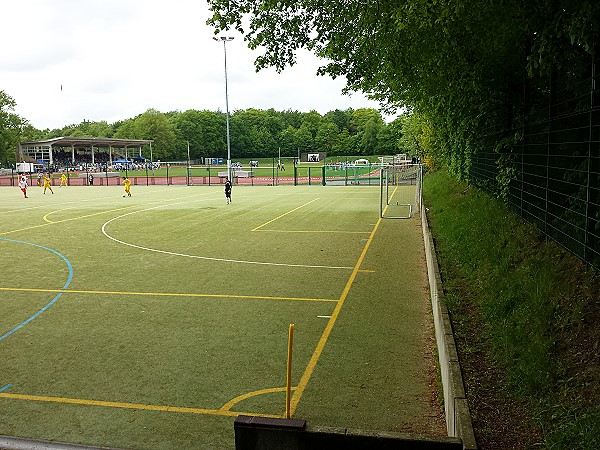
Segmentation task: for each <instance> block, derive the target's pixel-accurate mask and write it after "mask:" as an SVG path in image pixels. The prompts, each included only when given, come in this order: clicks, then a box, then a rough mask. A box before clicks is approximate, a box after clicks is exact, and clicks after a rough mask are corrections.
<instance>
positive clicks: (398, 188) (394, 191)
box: [379, 163, 423, 219]
mask: <svg viewBox="0 0 600 450" xmlns="http://www.w3.org/2000/svg"><path fill="white" fill-rule="evenodd" d="M422 179H423V168H422V166H421V165H419V164H410V165H407V164H404V163H403V164H394V163H391V164H387V165H384V166H382V168H381V172H380V177H379V217H381V218H385V219H410V218H411V217H412V216H413V214H415V213H416V212H418V213H419V214H420V213H421V207H422V199H421V183H422Z"/></svg>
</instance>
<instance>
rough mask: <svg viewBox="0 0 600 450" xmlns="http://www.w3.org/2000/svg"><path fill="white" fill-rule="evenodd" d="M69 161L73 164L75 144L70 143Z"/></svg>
mask: <svg viewBox="0 0 600 450" xmlns="http://www.w3.org/2000/svg"><path fill="white" fill-rule="evenodd" d="M71 163H73V164H75V144H71Z"/></svg>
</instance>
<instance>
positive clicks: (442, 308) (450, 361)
mask: <svg viewBox="0 0 600 450" xmlns="http://www.w3.org/2000/svg"><path fill="white" fill-rule="evenodd" d="M421 222H422V226H423V239H424V241H425V256H426V258H427V273H428V275H429V291H430V295H431V307H432V310H433V320H434V323H435V337H436V342H437V350H438V358H439V364H440V372H441V377H442V385H443V389H444V408H445V412H446V428H447V430H448V436H453V437H457V438H460V439H461V440H462V442H463V448H464V449H465V450H476V449H477V442H476V440H475V433H474V431H473V423H472V421H471V413H470V411H469V405H468V404H467V399H466V395H465V387H464V383H463V378H462V372H461V369H460V363H459V361H458V353H457V351H456V343H455V341H454V334H453V331H452V324H451V322H450V316H449V315H448V308H447V306H446V302H445V301H444V292H443V290H442V279H441V276H440V271H439V267H438V261H437V256H436V253H435V246H434V244H433V237H432V236H431V232H430V230H429V223H428V222H427V213H426V209H425V208H422V210H421Z"/></svg>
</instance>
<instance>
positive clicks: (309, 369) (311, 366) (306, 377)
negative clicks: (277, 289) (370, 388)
mask: <svg viewBox="0 0 600 450" xmlns="http://www.w3.org/2000/svg"><path fill="white" fill-rule="evenodd" d="M395 192H396V190H395V189H394V192H393V193H392V197H393V196H394V193H395ZM386 208H387V207H386ZM384 212H385V210H384ZM381 220H382V219H381V217H380V218H379V219H377V223H375V226H374V227H373V231H371V234H370V235H369V238H368V239H367V243H366V244H365V247H364V248H363V251H362V253H361V254H360V256H359V258H358V261H357V262H356V265H355V266H354V270H353V271H352V273H351V274H350V278H348V282H347V283H346V286H345V287H344V290H343V291H342V295H340V298H339V300H338V303H337V305H336V306H335V309H334V310H333V313H332V314H331V318H330V319H329V320H328V321H327V325H326V326H325V330H324V331H323V334H322V335H321V338H320V339H319V342H318V343H317V347H316V348H315V351H314V352H313V354H312V356H311V358H310V361H309V362H308V365H307V366H306V369H305V370H304V373H303V374H302V377H301V378H300V382H299V383H298V386H297V387H296V390H295V391H294V395H293V396H292V400H291V406H290V415H293V414H294V411H296V408H297V407H298V403H299V402H300V398H302V394H303V393H304V389H306V386H307V385H308V382H309V381H310V377H311V376H312V374H313V372H314V370H315V367H316V365H317V362H318V361H319V358H320V356H321V353H322V352H323V348H325V344H326V343H327V339H328V338H329V335H330V333H331V330H332V329H333V326H334V325H335V321H336V320H337V318H338V316H339V314H340V311H341V309H342V306H344V302H345V301H346V298H347V297H348V293H349V292H350V288H351V287H352V284H353V283H354V279H355V278H356V275H357V274H358V272H359V271H360V265H361V264H362V262H363V260H364V259H365V255H366V254H367V251H368V250H369V247H370V246H371V242H373V237H374V236H375V233H376V232H377V229H378V228H379V225H380V224H381Z"/></svg>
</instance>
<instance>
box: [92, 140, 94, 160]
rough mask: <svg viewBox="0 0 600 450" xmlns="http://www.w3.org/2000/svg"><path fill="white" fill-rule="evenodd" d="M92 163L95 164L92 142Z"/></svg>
mask: <svg viewBox="0 0 600 450" xmlns="http://www.w3.org/2000/svg"><path fill="white" fill-rule="evenodd" d="M92 164H94V144H92Z"/></svg>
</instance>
